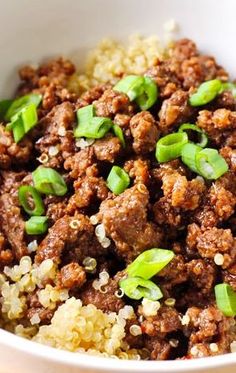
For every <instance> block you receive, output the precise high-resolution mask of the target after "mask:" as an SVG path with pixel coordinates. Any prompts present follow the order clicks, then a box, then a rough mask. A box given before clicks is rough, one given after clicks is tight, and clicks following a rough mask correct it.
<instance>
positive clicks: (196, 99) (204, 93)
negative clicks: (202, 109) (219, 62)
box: [189, 79, 222, 106]
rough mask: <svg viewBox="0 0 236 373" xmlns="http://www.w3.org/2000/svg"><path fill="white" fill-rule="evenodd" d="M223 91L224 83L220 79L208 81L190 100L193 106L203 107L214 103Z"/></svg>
mask: <svg viewBox="0 0 236 373" xmlns="http://www.w3.org/2000/svg"><path fill="white" fill-rule="evenodd" d="M221 89H222V83H221V81H220V80H218V79H213V80H208V81H207V82H204V83H202V84H201V85H200V86H199V87H198V89H197V91H196V92H195V93H193V94H192V95H191V96H190V98H189V103H190V105H191V106H202V105H206V104H208V103H209V102H211V101H213V100H214V98H215V97H216V96H217V95H218V94H219V93H220V91H221Z"/></svg>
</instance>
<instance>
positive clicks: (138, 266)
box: [126, 249, 175, 280]
mask: <svg viewBox="0 0 236 373" xmlns="http://www.w3.org/2000/svg"><path fill="white" fill-rule="evenodd" d="M174 256H175V254H174V252H173V251H171V250H163V249H150V250H146V251H144V252H143V253H142V254H140V255H139V256H138V257H137V258H136V259H135V260H134V261H133V262H132V263H131V264H130V265H129V266H128V267H127V270H126V272H127V273H128V276H129V277H142V278H143V279H145V280H149V279H150V278H151V277H153V276H154V275H156V274H157V273H158V272H160V271H161V270H162V269H163V268H164V267H165V266H166V265H167V264H168V263H169V262H170V261H171V260H172V259H173V258H174Z"/></svg>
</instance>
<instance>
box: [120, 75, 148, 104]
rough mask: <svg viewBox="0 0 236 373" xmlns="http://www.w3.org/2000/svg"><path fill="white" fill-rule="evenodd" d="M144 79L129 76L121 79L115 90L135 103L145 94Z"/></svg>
mask: <svg viewBox="0 0 236 373" xmlns="http://www.w3.org/2000/svg"><path fill="white" fill-rule="evenodd" d="M143 84H144V77H143V76H136V75H128V76H126V77H124V78H123V79H121V80H120V81H119V82H118V83H117V84H116V85H115V86H114V88H113V89H114V90H115V91H118V92H123V93H126V94H127V96H128V97H129V99H130V101H134V100H135V99H136V98H137V97H138V96H140V95H142V93H143Z"/></svg>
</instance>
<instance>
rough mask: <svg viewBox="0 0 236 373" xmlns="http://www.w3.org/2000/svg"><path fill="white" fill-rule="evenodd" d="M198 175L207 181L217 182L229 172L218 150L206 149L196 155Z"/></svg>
mask: <svg viewBox="0 0 236 373" xmlns="http://www.w3.org/2000/svg"><path fill="white" fill-rule="evenodd" d="M196 167H197V170H198V173H199V174H200V175H202V176H203V177H204V178H205V179H209V180H216V179H218V178H219V177H220V176H222V175H223V174H224V173H225V172H227V171H228V165H227V163H226V161H225V159H224V158H223V157H222V156H221V155H220V154H219V153H218V151H217V150H216V149H210V148H205V149H202V150H201V151H200V152H197V153H196Z"/></svg>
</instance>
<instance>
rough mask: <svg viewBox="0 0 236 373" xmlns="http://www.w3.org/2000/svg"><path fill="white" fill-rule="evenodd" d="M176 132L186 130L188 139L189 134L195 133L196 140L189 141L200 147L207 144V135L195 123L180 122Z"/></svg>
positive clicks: (189, 137)
mask: <svg viewBox="0 0 236 373" xmlns="http://www.w3.org/2000/svg"><path fill="white" fill-rule="evenodd" d="M178 132H186V133H187V135H188V139H189V141H190V139H191V134H192V135H194V134H196V135H197V137H198V140H197V142H195V141H191V142H194V143H196V145H198V146H200V147H201V148H205V146H207V142H208V137H207V135H206V133H205V132H204V131H202V130H201V129H200V128H199V127H198V126H196V125H195V124H191V123H184V124H181V126H180V127H179V129H178Z"/></svg>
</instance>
